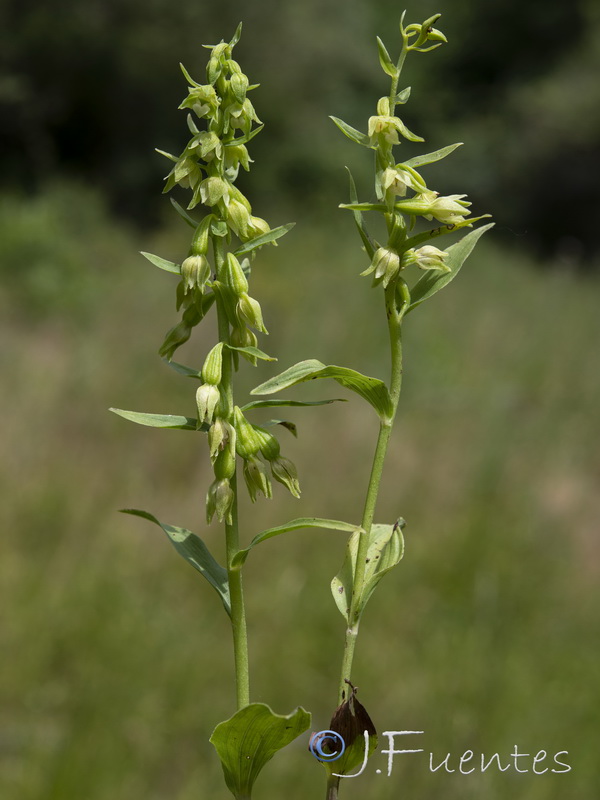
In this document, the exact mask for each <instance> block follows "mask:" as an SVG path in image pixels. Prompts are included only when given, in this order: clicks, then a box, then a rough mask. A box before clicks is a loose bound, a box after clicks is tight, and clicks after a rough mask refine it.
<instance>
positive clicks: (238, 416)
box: [233, 406, 262, 460]
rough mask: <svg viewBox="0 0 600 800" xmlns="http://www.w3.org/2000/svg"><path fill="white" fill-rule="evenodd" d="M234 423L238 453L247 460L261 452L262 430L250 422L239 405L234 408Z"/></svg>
mask: <svg viewBox="0 0 600 800" xmlns="http://www.w3.org/2000/svg"><path fill="white" fill-rule="evenodd" d="M233 424H234V427H235V432H236V440H235V448H236V450H237V453H238V455H239V456H241V457H242V458H243V459H246V460H247V459H249V458H252V456H255V455H256V454H257V453H258V452H259V450H260V448H261V445H262V438H261V436H260V432H259V431H257V430H256V428H255V427H254V425H251V424H250V423H249V422H248V420H247V419H246V417H245V416H244V414H243V412H242V410H241V409H240V408H239V407H238V406H235V408H234V409H233Z"/></svg>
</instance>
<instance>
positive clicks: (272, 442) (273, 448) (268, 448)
mask: <svg viewBox="0 0 600 800" xmlns="http://www.w3.org/2000/svg"><path fill="white" fill-rule="evenodd" d="M258 433H259V435H260V437H261V445H260V452H261V453H262V455H263V456H264V458H266V459H267V461H272V460H273V459H274V458H277V456H278V455H279V453H280V452H281V446H280V444H279V442H278V440H277V437H276V436H273V434H272V433H270V432H269V431H266V430H265V429H264V428H260V429H258Z"/></svg>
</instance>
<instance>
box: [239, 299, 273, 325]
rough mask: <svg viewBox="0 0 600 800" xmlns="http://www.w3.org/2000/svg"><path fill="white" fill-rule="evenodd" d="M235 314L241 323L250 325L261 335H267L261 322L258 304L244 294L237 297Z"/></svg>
mask: <svg viewBox="0 0 600 800" xmlns="http://www.w3.org/2000/svg"><path fill="white" fill-rule="evenodd" d="M235 313H236V316H237V318H238V320H239V321H240V322H241V323H245V324H246V325H251V326H252V327H253V328H256V330H257V331H260V332H261V333H268V331H267V329H266V328H265V325H264V322H263V318H262V311H261V308H260V303H259V302H258V300H255V299H254V298H253V297H250V295H249V294H247V293H246V292H243V293H242V294H241V295H240V296H239V300H238V302H237V306H236V309H235Z"/></svg>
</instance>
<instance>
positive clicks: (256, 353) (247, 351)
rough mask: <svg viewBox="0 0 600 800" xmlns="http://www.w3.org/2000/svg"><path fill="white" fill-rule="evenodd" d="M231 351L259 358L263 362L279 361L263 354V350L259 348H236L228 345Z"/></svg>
mask: <svg viewBox="0 0 600 800" xmlns="http://www.w3.org/2000/svg"><path fill="white" fill-rule="evenodd" d="M225 347H227V348H228V349H229V350H235V351H236V352H237V353H244V354H246V355H248V356H252V357H253V358H259V359H260V360H261V361H277V359H276V358H274V357H273V356H269V355H267V354H266V353H263V351H262V350H259V349H258V347H235V345H232V344H226V345H225Z"/></svg>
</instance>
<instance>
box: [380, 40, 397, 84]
mask: <svg viewBox="0 0 600 800" xmlns="http://www.w3.org/2000/svg"><path fill="white" fill-rule="evenodd" d="M377 49H378V50H379V63H380V64H381V69H382V70H383V71H384V72H385V74H386V75H389V76H390V78H397V77H398V75H399V74H400V73H399V72H398V67H397V66H396V65H395V64H394V63H393V61H392V59H391V57H390V54H389V53H388V51H387V48H386V46H385V45H384V43H383V42H382V41H381V39H380V38H379V36H378V37H377Z"/></svg>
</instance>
